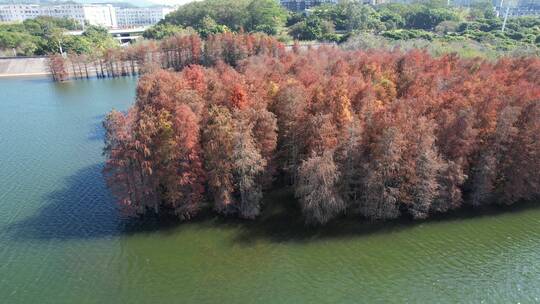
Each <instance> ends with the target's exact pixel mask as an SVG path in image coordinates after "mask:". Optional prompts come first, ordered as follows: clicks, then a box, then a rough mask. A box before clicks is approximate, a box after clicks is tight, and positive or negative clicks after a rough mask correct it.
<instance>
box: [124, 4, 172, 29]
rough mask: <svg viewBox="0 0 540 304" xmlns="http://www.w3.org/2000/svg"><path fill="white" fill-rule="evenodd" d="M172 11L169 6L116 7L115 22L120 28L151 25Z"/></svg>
mask: <svg viewBox="0 0 540 304" xmlns="http://www.w3.org/2000/svg"><path fill="white" fill-rule="evenodd" d="M172 11H173V9H172V8H169V7H133V8H131V7H130V8H116V22H117V23H118V27H121V28H128V27H137V26H146V25H153V24H156V23H158V22H159V21H160V20H161V19H163V18H165V16H166V15H167V14H168V13H170V12H172Z"/></svg>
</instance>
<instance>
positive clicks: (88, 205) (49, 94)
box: [0, 78, 540, 303]
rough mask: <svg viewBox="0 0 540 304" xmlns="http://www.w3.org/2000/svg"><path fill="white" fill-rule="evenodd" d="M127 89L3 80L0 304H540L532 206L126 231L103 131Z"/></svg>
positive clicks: (537, 229) (285, 210)
mask: <svg viewBox="0 0 540 304" xmlns="http://www.w3.org/2000/svg"><path fill="white" fill-rule="evenodd" d="M135 86H136V79H134V78H122V79H114V80H97V79H92V80H84V81H74V82H68V83H62V84H55V83H52V82H49V81H47V80H35V79H10V80H6V79H3V80H0V303H255V302H257V303H366V302H369V303H371V302H373V303H418V302H423V303H458V302H460V303H481V302H484V303H518V302H520V303H532V302H540V208H534V207H533V206H529V207H520V208H512V209H509V210H506V212H501V211H489V212H487V213H480V212H474V213H473V212H470V211H469V212H461V213H458V214H454V215H452V216H447V217H445V218H439V219H437V220H430V221H424V222H410V221H407V220H402V221H398V222H393V223H386V224H366V223H360V224H357V223H356V221H352V220H343V221H340V222H338V223H334V224H332V225H331V226H330V227H327V228H325V229H316V228H305V227H304V226H303V225H302V223H301V221H300V220H299V219H298V216H297V212H298V211H297V210H296V209H295V208H294V202H293V201H292V200H291V199H290V197H289V195H287V192H286V191H280V192H276V193H273V194H272V195H270V196H269V197H268V198H267V201H272V202H273V203H274V204H275V205H277V207H275V208H272V210H267V211H266V212H265V214H264V216H263V217H262V218H261V219H259V220H258V221H256V222H242V221H238V220H232V221H226V220H223V219H220V218H217V217H216V218H212V217H211V218H208V217H206V218H204V219H199V220H197V221H195V222H191V223H187V224H174V223H169V224H167V225H161V226H159V225H156V224H152V223H148V222H147V223H144V224H138V223H133V221H129V220H127V219H124V218H122V216H121V215H120V214H119V213H118V211H117V209H116V206H115V204H114V202H113V199H112V197H111V196H110V194H109V192H108V191H107V189H106V187H105V185H104V181H103V178H102V176H101V168H102V164H103V156H102V155H101V149H102V145H103V144H102V140H103V131H102V129H101V127H100V123H101V120H102V119H103V117H104V115H105V114H106V113H107V112H108V111H110V110H111V109H112V108H116V109H119V110H125V109H127V108H128V107H129V105H130V104H131V103H132V102H133V98H134V89H135ZM481 214H483V215H481Z"/></svg>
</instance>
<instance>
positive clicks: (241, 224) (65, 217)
mask: <svg viewBox="0 0 540 304" xmlns="http://www.w3.org/2000/svg"><path fill="white" fill-rule="evenodd" d="M101 170H102V164H96V165H93V166H89V167H86V168H83V169H81V170H79V171H78V172H77V173H76V174H74V175H72V176H70V177H68V178H66V182H65V187H64V188H62V189H60V190H57V191H54V192H52V193H50V194H49V195H47V196H46V197H45V198H44V200H45V204H44V207H42V208H41V209H40V210H38V211H37V212H36V214H35V215H32V216H30V217H29V218H26V219H23V220H21V221H19V222H17V223H14V224H12V225H11V226H9V227H7V228H6V230H5V231H4V232H5V233H7V235H8V236H9V237H10V238H12V239H14V240H36V239H37V240H71V239H96V238H109V237H119V236H127V235H132V234H136V233H154V232H159V233H165V234H166V233H181V231H182V230H183V229H184V228H188V227H197V228H211V229H234V230H236V231H237V233H236V237H235V238H234V241H235V242H238V243H241V244H247V245H249V244H250V243H253V242H255V241H257V240H267V241H271V242H280V243H282V242H313V241H320V240H324V239H328V238H348V237H360V236H363V235H374V234H385V233H395V232H399V231H402V230H405V229H410V228H412V227H415V226H416V225H419V224H426V223H433V222H440V221H445V222H449V221H460V220H465V219H473V218H480V217H484V216H495V215H498V214H501V213H505V212H506V213H507V212H520V211H525V210H528V209H532V208H538V207H539V206H538V204H534V203H522V204H518V205H515V206H510V207H500V206H499V207H488V208H482V209H472V208H464V209H461V210H458V211H454V212H451V213H448V214H444V215H438V216H434V217H432V218H430V219H428V220H423V221H415V220H412V219H410V218H405V217H403V218H400V219H398V220H394V221H389V222H369V221H366V220H363V219H361V218H359V217H353V216H351V217H345V218H340V219H337V220H335V221H333V222H331V223H329V224H327V225H326V226H324V227H314V226H306V225H305V224H304V221H303V219H302V217H301V212H300V210H299V208H298V207H297V206H298V204H297V203H296V202H295V200H294V197H293V196H292V193H291V192H292V191H291V190H290V189H287V188H282V189H281V190H276V191H272V192H270V193H267V194H266V196H265V206H267V207H266V208H265V210H263V213H262V215H261V216H260V217H259V218H258V219H257V220H254V221H250V220H240V219H236V218H226V217H220V216H216V215H215V214H213V213H211V212H204V213H202V214H201V215H199V216H198V217H197V218H195V219H194V220H192V221H189V222H185V223H181V222H180V221H178V220H176V219H174V218H170V217H161V218H157V217H155V216H148V217H145V218H143V219H133V218H127V217H125V216H123V215H122V214H121V212H120V211H119V210H118V208H117V205H116V204H115V202H114V199H113V198H112V196H111V195H110V193H109V191H108V190H107V189H106V186H105V183H104V180H103V177H102V175H101Z"/></svg>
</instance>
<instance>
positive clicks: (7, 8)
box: [0, 3, 117, 28]
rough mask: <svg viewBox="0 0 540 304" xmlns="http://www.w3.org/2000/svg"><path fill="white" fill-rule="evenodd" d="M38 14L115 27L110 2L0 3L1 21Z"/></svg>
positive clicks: (13, 20)
mask: <svg viewBox="0 0 540 304" xmlns="http://www.w3.org/2000/svg"><path fill="white" fill-rule="evenodd" d="M38 16H50V17H57V18H71V19H74V20H76V21H78V22H80V23H81V24H82V23H84V22H88V23H89V24H92V25H101V26H105V27H110V28H113V27H117V24H116V16H115V11H114V7H113V6H112V5H110V4H103V5H102V4H99V5H98V4H78V3H65V4H57V5H37V4H7V5H0V21H3V22H20V21H24V20H26V19H32V18H36V17H38Z"/></svg>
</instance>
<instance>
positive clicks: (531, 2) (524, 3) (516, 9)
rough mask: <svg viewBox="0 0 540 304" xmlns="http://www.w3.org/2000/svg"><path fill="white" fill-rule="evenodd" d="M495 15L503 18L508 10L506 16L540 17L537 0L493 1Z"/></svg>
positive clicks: (539, 6) (539, 2)
mask: <svg viewBox="0 0 540 304" xmlns="http://www.w3.org/2000/svg"><path fill="white" fill-rule="evenodd" d="M494 2H495V10H496V11H497V15H499V16H504V15H505V14H506V10H507V9H508V7H509V9H508V16H511V17H517V16H540V1H538V0H519V1H517V3H516V2H512V1H510V0H503V1H501V0H494Z"/></svg>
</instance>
